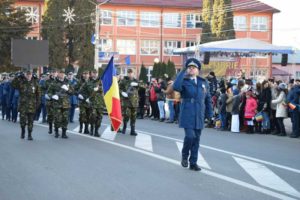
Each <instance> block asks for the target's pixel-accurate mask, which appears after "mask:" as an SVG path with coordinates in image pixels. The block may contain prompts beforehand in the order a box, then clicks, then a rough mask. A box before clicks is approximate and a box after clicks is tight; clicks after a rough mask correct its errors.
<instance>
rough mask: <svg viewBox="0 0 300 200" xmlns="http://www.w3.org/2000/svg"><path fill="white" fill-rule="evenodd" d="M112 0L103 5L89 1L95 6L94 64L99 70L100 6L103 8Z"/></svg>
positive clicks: (107, 0)
mask: <svg viewBox="0 0 300 200" xmlns="http://www.w3.org/2000/svg"><path fill="white" fill-rule="evenodd" d="M110 1H111V0H106V1H104V2H101V3H95V2H93V1H91V0H89V2H90V3H92V4H94V5H95V7H96V8H95V58H94V60H95V64H94V69H96V70H98V63H99V55H98V53H99V52H98V50H99V29H100V22H99V18H100V6H102V5H103V4H106V3H108V2H110Z"/></svg>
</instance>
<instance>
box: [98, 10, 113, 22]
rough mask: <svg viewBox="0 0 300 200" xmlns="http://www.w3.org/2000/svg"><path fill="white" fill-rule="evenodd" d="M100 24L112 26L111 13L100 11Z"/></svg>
mask: <svg viewBox="0 0 300 200" xmlns="http://www.w3.org/2000/svg"><path fill="white" fill-rule="evenodd" d="M100 23H101V24H102V25H112V23H113V19H112V11H109V10H102V11H101V15H100Z"/></svg>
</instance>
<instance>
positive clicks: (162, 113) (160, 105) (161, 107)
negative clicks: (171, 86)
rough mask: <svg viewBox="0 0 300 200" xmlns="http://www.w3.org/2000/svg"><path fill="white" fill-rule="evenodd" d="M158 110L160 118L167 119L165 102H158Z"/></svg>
mask: <svg viewBox="0 0 300 200" xmlns="http://www.w3.org/2000/svg"><path fill="white" fill-rule="evenodd" d="M157 105H158V109H159V118H160V119H165V118H166V116H165V107H164V106H165V102H164V101H157Z"/></svg>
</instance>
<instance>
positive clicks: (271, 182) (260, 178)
mask: <svg viewBox="0 0 300 200" xmlns="http://www.w3.org/2000/svg"><path fill="white" fill-rule="evenodd" d="M233 158H234V159H235V161H236V162H237V163H238V164H239V165H240V166H241V167H242V168H243V169H244V170H245V171H246V172H247V173H248V174H249V175H250V176H251V177H252V178H253V179H254V180H255V181H256V182H258V183H259V184H260V185H262V186H265V187H268V188H271V189H274V190H277V191H281V192H283V193H286V194H289V195H292V196H295V197H298V198H300V193H299V192H298V191H297V190H295V189H294V188H293V187H292V186H290V185H289V184H288V183H287V182H285V181H284V180H282V179H281V178H280V177H279V176H277V175H276V174H275V173H274V172H272V171H271V170H270V169H268V168H267V167H265V166H264V165H262V164H259V163H256V162H252V161H248V160H245V159H242V158H237V157H233Z"/></svg>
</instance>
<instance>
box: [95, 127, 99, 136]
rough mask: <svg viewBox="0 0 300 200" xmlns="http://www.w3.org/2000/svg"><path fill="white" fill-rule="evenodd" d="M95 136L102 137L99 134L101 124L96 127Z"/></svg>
mask: <svg viewBox="0 0 300 200" xmlns="http://www.w3.org/2000/svg"><path fill="white" fill-rule="evenodd" d="M94 136H95V137H100V135H99V126H96V127H95V134H94Z"/></svg>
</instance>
